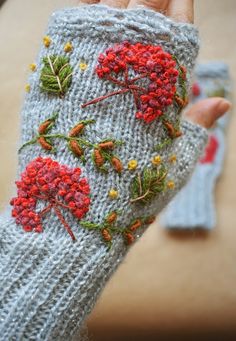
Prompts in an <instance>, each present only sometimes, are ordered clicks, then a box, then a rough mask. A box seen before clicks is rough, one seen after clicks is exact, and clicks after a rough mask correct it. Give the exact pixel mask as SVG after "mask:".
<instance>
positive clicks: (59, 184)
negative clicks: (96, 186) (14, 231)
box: [11, 157, 90, 240]
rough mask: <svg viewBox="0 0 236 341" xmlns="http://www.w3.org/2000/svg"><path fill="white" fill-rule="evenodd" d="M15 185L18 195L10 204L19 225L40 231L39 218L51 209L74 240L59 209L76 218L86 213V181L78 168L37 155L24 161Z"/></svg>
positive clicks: (87, 188)
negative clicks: (41, 206)
mask: <svg viewBox="0 0 236 341" xmlns="http://www.w3.org/2000/svg"><path fill="white" fill-rule="evenodd" d="M16 185H17V188H18V191H17V194H18V196H17V197H16V198H13V199H12V200H11V205H13V210H12V216H13V217H15V219H16V223H17V224H21V225H22V226H23V229H24V230H25V231H35V232H42V231H43V227H42V218H43V216H44V215H45V214H46V213H47V212H49V211H50V210H51V209H53V210H54V211H55V213H56V215H57V216H58V218H59V219H60V221H61V223H62V224H63V225H64V227H65V229H66V230H67V232H68V233H69V234H70V236H71V238H72V239H73V240H75V237H74V234H73V232H72V231H71V228H70V227H69V225H68V224H67V222H66V221H65V219H64V217H63V215H62V213H61V210H60V208H63V209H67V210H69V211H70V212H71V213H72V214H73V215H74V216H75V217H76V218H78V219H81V218H83V217H84V215H85V214H86V212H88V210H89V205H90V198H89V196H88V194H89V193H90V188H89V185H88V182H87V180H86V179H85V178H81V170H80V168H74V169H71V168H69V167H67V166H65V165H60V164H59V163H58V162H56V161H54V160H52V159H51V158H42V157H38V158H36V159H35V160H33V161H31V162H30V163H29V164H28V166H27V167H26V170H25V171H24V172H23V173H22V175H21V180H20V181H16ZM38 200H41V201H43V202H45V203H46V206H45V208H44V209H43V210H42V211H40V212H36V205H37V202H38Z"/></svg>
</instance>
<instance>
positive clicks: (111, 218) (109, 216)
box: [106, 211, 117, 224]
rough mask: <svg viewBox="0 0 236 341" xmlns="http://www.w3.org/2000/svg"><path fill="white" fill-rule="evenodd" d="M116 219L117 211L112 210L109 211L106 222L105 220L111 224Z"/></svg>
mask: <svg viewBox="0 0 236 341" xmlns="http://www.w3.org/2000/svg"><path fill="white" fill-rule="evenodd" d="M116 219H117V213H116V212H115V211H114V212H111V213H110V214H109V215H108V216H107V218H106V222H107V223H108V224H112V223H114V222H115V221H116Z"/></svg>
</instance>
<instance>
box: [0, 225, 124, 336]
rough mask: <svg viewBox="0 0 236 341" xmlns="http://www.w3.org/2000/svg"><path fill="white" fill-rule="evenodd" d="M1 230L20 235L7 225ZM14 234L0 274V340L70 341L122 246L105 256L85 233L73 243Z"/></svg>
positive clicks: (118, 242) (101, 247)
mask: <svg viewBox="0 0 236 341" xmlns="http://www.w3.org/2000/svg"><path fill="white" fill-rule="evenodd" d="M4 227H5V229H8V233H11V234H13V233H14V232H16V231H17V230H20V229H19V227H18V226H16V225H15V224H14V223H13V221H12V220H11V219H10V220H9V219H8V220H7V221H5V222H4ZM1 228H2V226H1ZM5 233H6V230H4V231H3V230H2V229H1V239H2V241H3V244H5V246H6V244H8V242H7V241H6V239H7V238H5V237H4V238H3V237H2V234H5ZM16 233H17V232H16ZM20 234H21V237H19V235H18V238H17V240H16V241H15V243H12V244H11V250H8V254H7V257H5V259H4V262H3V264H2V268H1V275H0V283H1V284H0V302H1V303H0V312H1V317H0V330H1V333H0V340H4V341H5V340H63V341H64V340H71V338H72V336H73V335H74V333H75V332H76V331H78V330H79V329H80V327H81V325H82V324H83V322H84V319H85V317H86V316H87V315H88V313H89V312H90V311H91V309H92V307H93V306H94V304H95V302H96V299H97V296H98V294H99V293H100V292H101V289H102V288H103V286H104V285H105V282H106V281H107V279H108V277H109V276H110V275H111V273H112V272H113V271H114V270H115V268H116V267H117V265H118V263H119V261H120V260H121V258H122V257H123V255H124V252H125V250H126V248H124V244H123V241H121V240H119V239H117V240H116V241H114V244H113V247H112V249H111V250H108V248H107V246H106V245H104V243H103V242H101V241H99V238H97V240H96V236H94V235H93V234H92V233H91V232H90V231H89V232H87V231H83V230H81V231H80V233H79V234H78V235H77V241H76V242H75V243H73V242H72V241H71V240H70V238H68V236H67V235H66V236H64V237H61V238H55V239H52V238H49V234H48V233H43V234H37V233H24V232H23V233H20ZM3 246H4V245H3Z"/></svg>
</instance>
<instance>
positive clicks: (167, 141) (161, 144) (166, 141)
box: [153, 138, 173, 152]
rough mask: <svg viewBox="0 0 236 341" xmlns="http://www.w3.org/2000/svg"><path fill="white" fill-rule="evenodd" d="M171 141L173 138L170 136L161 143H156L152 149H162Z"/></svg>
mask: <svg viewBox="0 0 236 341" xmlns="http://www.w3.org/2000/svg"><path fill="white" fill-rule="evenodd" d="M172 143H173V139H171V138H165V139H164V140H163V141H162V142H161V143H159V144H157V145H156V146H155V147H154V149H153V151H155V152H159V151H160V150H162V149H163V148H165V147H167V146H169V145H170V144H172Z"/></svg>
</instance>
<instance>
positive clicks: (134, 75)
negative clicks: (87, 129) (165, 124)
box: [82, 41, 186, 123]
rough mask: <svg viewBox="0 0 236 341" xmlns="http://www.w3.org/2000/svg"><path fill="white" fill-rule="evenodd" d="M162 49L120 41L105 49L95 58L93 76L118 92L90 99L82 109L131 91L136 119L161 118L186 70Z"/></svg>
mask: <svg viewBox="0 0 236 341" xmlns="http://www.w3.org/2000/svg"><path fill="white" fill-rule="evenodd" d="M176 66H177V61H176V59H175V58H174V57H173V56H172V55H171V54H169V53H167V52H165V51H164V50H163V49H162V47H161V46H153V45H143V44H141V43H136V44H131V43H129V42H127V41H126V42H123V43H121V44H116V45H114V46H113V47H110V48H108V49H107V50H106V51H105V53H104V54H100V56H99V57H98V65H97V67H96V73H97V75H98V77H100V78H104V79H106V80H108V81H110V82H112V83H114V84H116V85H118V86H120V87H121V90H117V91H114V92H112V93H109V94H107V95H104V96H101V97H99V98H96V99H93V100H91V101H89V102H87V103H85V104H83V105H82V108H84V107H86V106H87V105H90V104H95V103H97V102H99V101H102V100H104V99H106V98H108V97H111V96H114V95H118V94H124V93H128V92H131V93H132V95H133V97H134V101H135V105H136V108H137V112H136V117H137V118H138V119H142V120H144V121H145V122H146V123H150V122H152V121H153V120H155V119H156V118H158V117H159V116H161V115H162V114H163V113H164V111H165V109H166V108H167V107H168V106H170V105H171V104H172V103H173V101H174V97H175V95H176V83H177V80H178V76H179V75H181V77H182V83H183V82H184V80H185V79H186V69H185V67H183V66H180V65H178V66H179V68H180V72H179V71H178V70H177V68H176Z"/></svg>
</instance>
